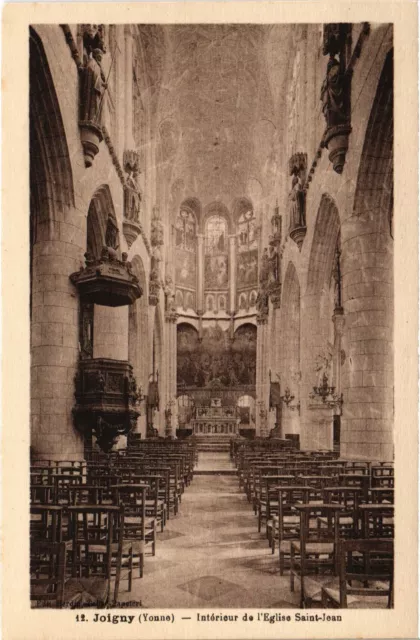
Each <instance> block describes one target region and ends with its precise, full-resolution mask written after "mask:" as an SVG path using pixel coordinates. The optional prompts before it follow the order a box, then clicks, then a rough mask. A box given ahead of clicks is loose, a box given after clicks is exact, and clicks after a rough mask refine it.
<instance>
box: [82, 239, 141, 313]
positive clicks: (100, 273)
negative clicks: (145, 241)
mask: <svg viewBox="0 0 420 640" xmlns="http://www.w3.org/2000/svg"><path fill="white" fill-rule="evenodd" d="M85 261H86V266H85V267H81V268H80V270H79V271H76V272H75V273H72V274H71V276H70V280H71V281H72V283H73V284H74V285H75V287H77V289H78V291H79V295H80V297H81V299H83V300H85V301H88V302H90V303H92V304H102V305H105V306H107V307H121V306H125V305H127V304H132V303H133V302H134V301H135V300H137V299H138V298H140V296H141V295H142V293H143V291H142V289H141V287H140V283H139V280H138V278H137V276H136V275H135V274H134V273H133V270H132V266H131V262H128V261H127V254H126V253H123V254H122V259H121V260H119V259H118V258H117V257H116V251H115V250H113V249H112V247H104V248H103V249H102V254H101V257H100V258H99V260H97V259H95V258H93V257H92V256H91V255H90V254H89V253H86V254H85Z"/></svg>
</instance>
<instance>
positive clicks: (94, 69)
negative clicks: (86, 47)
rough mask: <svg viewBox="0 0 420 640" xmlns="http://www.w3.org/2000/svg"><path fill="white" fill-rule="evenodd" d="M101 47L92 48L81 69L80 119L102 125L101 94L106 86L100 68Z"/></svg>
mask: <svg viewBox="0 0 420 640" xmlns="http://www.w3.org/2000/svg"><path fill="white" fill-rule="evenodd" d="M103 55H104V51H103V49H100V48H95V49H93V50H92V51H91V52H90V53H89V55H88V57H87V60H86V62H85V66H84V67H83V68H82V69H81V82H80V87H81V96H80V120H81V122H90V123H92V124H95V125H96V126H98V127H101V126H102V106H103V105H102V102H103V94H104V92H105V89H106V88H107V83H106V79H105V74H104V72H103V70H102V65H101V62H102V57H103Z"/></svg>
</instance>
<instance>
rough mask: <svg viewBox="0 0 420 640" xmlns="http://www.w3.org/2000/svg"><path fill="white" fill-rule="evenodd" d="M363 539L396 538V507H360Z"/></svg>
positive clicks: (383, 505)
mask: <svg viewBox="0 0 420 640" xmlns="http://www.w3.org/2000/svg"><path fill="white" fill-rule="evenodd" d="M359 518H360V519H359V525H360V536H359V537H361V538H394V505H392V504H361V505H359Z"/></svg>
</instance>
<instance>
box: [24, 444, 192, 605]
mask: <svg viewBox="0 0 420 640" xmlns="http://www.w3.org/2000/svg"><path fill="white" fill-rule="evenodd" d="M195 459H196V456H195V448H194V447H191V445H190V446H188V447H187V448H186V447H174V446H169V447H165V446H162V444H161V443H159V445H158V446H155V445H154V446H152V447H142V450H141V451H140V447H138V446H137V443H136V447H135V449H134V448H131V447H130V448H129V449H127V450H124V451H120V452H113V453H112V454H110V455H108V456H104V455H102V454H98V455H95V456H92V457H91V459H90V460H88V461H86V462H78V461H66V463H65V464H63V463H56V462H54V461H45V460H43V461H33V464H32V467H31V521H30V534H31V535H30V538H31V600H32V601H33V605H34V606H57V607H61V606H73V607H79V606H89V605H92V606H96V607H100V606H105V605H109V604H112V603H115V602H116V601H117V599H118V592H119V589H120V583H121V580H122V579H127V580H128V590H129V591H131V589H132V581H133V576H134V572H135V571H136V569H138V575H139V576H140V577H142V576H143V570H144V561H145V556H146V553H147V552H150V553H151V554H152V555H155V553H156V541H157V538H156V533H157V528H158V527H159V529H160V530H161V531H163V530H164V527H165V524H166V522H167V519H168V518H169V517H170V516H171V515H172V516H174V515H176V514H177V512H178V509H179V503H180V501H181V496H182V493H183V491H184V490H185V487H186V486H187V485H188V484H189V483H190V482H191V480H192V477H193V469H194V464H195ZM112 581H114V586H113V593H112V598H111V582H112Z"/></svg>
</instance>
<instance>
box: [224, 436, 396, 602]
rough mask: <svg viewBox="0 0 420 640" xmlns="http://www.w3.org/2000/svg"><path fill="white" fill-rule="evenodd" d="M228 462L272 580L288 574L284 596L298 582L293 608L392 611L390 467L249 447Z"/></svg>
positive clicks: (234, 450) (333, 455)
mask: <svg viewBox="0 0 420 640" xmlns="http://www.w3.org/2000/svg"><path fill="white" fill-rule="evenodd" d="M231 457H232V458H233V459H234V460H236V465H237V469H238V479H239V484H240V487H241V488H242V489H243V490H244V492H245V494H246V496H247V499H248V501H249V502H250V503H251V505H252V507H253V509H254V513H255V514H256V516H257V527H258V530H259V531H261V529H262V526H263V524H265V535H266V537H267V539H268V543H269V546H270V548H271V551H272V553H274V552H275V548H276V546H277V545H278V549H279V567H280V574H281V575H283V574H284V571H285V570H286V569H288V570H289V571H290V588H291V590H292V591H294V588H295V580H296V579H298V580H299V584H300V606H301V607H309V606H324V607H326V606H331V607H338V606H342V607H346V606H356V607H359V606H381V605H382V606H383V603H385V606H388V607H391V606H392V604H393V595H392V594H393V537H394V519H393V515H394V507H393V501H394V500H393V498H394V469H393V464H392V463H388V462H383V463H382V462H370V461H354V460H353V461H350V460H341V459H339V457H338V455H337V454H336V453H335V452H325V451H322V452H301V451H297V450H291V449H288V450H286V449H285V448H284V447H283V446H279V447H278V449H277V450H276V448H275V447H273V446H271V447H267V446H264V445H261V446H260V445H259V444H258V443H255V442H254V443H252V445H251V446H250V445H249V443H243V442H241V444H238V443H236V444H235V446H234V447H232V448H231ZM372 602H373V605H372ZM369 603H370V605H369Z"/></svg>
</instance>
